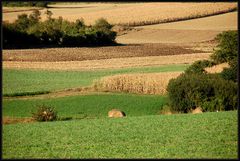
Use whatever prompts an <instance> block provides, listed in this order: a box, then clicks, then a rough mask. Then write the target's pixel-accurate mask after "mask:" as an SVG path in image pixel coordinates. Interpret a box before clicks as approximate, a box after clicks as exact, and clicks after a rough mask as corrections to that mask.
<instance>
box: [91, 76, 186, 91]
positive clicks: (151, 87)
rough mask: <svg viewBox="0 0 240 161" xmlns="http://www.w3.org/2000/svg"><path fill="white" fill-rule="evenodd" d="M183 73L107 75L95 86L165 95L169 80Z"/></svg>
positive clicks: (102, 88) (97, 87)
mask: <svg viewBox="0 0 240 161" xmlns="http://www.w3.org/2000/svg"><path fill="white" fill-rule="evenodd" d="M181 73H182V72H165V73H144V74H121V75H114V76H107V77H103V78H102V79H100V80H99V81H97V82H95V84H94V87H95V89H96V90H99V91H108V92H109V91H110V92H127V93H138V94H159V95H164V94H166V93H167V90H166V88H167V85H168V82H169V80H170V79H173V78H176V77H178V76H179V75H180V74H181Z"/></svg>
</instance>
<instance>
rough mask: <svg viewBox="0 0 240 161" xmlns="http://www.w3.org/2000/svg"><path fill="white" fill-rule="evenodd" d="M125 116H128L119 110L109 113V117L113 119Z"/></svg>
mask: <svg viewBox="0 0 240 161" xmlns="http://www.w3.org/2000/svg"><path fill="white" fill-rule="evenodd" d="M124 116H126V114H125V113H124V112H123V111H120V110H119V109H112V110H111V111H109V112H108V117H111V118H119V117H124Z"/></svg>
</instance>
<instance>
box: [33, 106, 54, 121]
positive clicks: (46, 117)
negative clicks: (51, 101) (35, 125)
mask: <svg viewBox="0 0 240 161" xmlns="http://www.w3.org/2000/svg"><path fill="white" fill-rule="evenodd" d="M32 117H33V118H34V119H35V120H37V121H55V120H57V112H56V111H54V108H52V107H49V106H45V105H41V106H39V107H38V109H37V112H36V113H32Z"/></svg>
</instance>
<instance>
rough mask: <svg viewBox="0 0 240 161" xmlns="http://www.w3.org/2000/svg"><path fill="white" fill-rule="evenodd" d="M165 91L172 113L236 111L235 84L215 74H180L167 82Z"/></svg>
mask: <svg viewBox="0 0 240 161" xmlns="http://www.w3.org/2000/svg"><path fill="white" fill-rule="evenodd" d="M167 91H168V94H169V99H170V106H171V109H172V110H173V111H178V112H184V113H187V112H189V111H190V110H191V109H194V108H196V107H199V106H200V107H202V108H203V110H204V111H216V110H233V109H237V84H236V83H234V82H232V81H227V80H224V79H222V78H221V77H220V76H219V75H216V74H215V75H213V74H182V75H180V76H179V77H178V78H176V79H172V80H170V81H169V84H168V87H167Z"/></svg>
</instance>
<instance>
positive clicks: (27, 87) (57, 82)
mask: <svg viewBox="0 0 240 161" xmlns="http://www.w3.org/2000/svg"><path fill="white" fill-rule="evenodd" d="M188 66H189V65H187V64H180V65H167V66H160V67H144V68H127V69H117V70H99V71H44V70H14V69H3V95H16V94H19V95H24V93H27V92H28V93H31V92H32V93H35V92H46V91H54V90H62V89H66V88H74V87H82V86H89V85H91V84H92V82H93V81H94V80H95V79H99V78H101V77H103V76H107V75H114V74H121V73H152V72H168V71H184V70H185V69H186V68H187V67H188Z"/></svg>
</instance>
